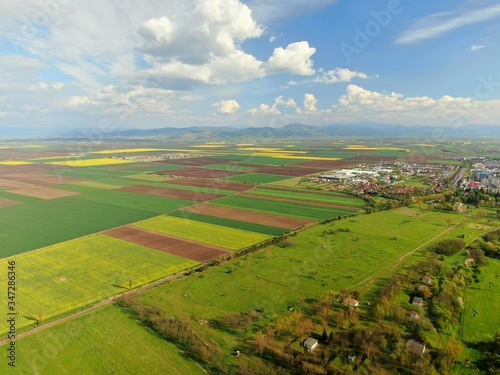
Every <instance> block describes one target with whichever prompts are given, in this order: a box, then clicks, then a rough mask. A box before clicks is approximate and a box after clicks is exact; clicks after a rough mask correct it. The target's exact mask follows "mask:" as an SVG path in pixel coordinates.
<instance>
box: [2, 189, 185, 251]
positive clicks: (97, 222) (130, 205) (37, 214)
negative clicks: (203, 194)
mask: <svg viewBox="0 0 500 375" xmlns="http://www.w3.org/2000/svg"><path fill="white" fill-rule="evenodd" d="M86 188H87V187H86ZM87 189H89V188H87ZM0 197H1V198H6V199H11V200H14V201H21V202H23V201H24V202H25V203H24V204H18V205H14V206H10V207H2V208H1V209H0V220H1V222H2V231H3V233H5V234H6V236H5V237H4V238H3V239H2V248H1V249H0V256H3V257H6V256H9V255H13V254H19V253H22V252H25V251H28V250H35V249H38V248H40V247H44V246H49V245H53V244H55V243H58V242H62V241H67V240H70V239H73V238H76V237H80V236H84V235H88V234H92V233H96V232H100V231H103V230H106V229H110V228H114V227H117V226H120V225H125V224H129V223H132V222H134V221H137V220H142V219H146V218H148V217H153V216H156V215H159V214H162V213H166V212H169V211H172V210H175V209H178V208H181V207H185V206H189V205H191V204H193V202H192V201H186V200H182V199H174V198H164V197H155V196H149V195H144V194H135V193H130V192H124V191H116V190H91V191H89V192H87V193H86V194H80V195H75V196H72V197H66V198H59V199H53V200H45V199H36V198H32V197H30V201H29V202H27V201H26V200H23V197H24V196H22V195H18V194H11V193H9V194H5V193H2V192H0ZM18 197H21V198H18ZM48 218H50V220H48Z"/></svg>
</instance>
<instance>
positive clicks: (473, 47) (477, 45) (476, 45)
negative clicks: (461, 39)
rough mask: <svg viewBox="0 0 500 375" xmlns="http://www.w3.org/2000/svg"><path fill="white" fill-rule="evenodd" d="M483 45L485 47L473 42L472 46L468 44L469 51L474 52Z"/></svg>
mask: <svg viewBox="0 0 500 375" xmlns="http://www.w3.org/2000/svg"><path fill="white" fill-rule="evenodd" d="M484 47H486V46H485V45H483V44H473V45H472V46H470V48H469V51H470V52H475V51H478V50H480V49H483V48H484Z"/></svg>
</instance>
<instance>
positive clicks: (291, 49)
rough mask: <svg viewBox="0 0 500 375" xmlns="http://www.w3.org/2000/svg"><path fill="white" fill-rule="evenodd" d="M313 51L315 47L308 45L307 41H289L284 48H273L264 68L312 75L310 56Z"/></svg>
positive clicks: (313, 71)
mask: <svg viewBox="0 0 500 375" xmlns="http://www.w3.org/2000/svg"><path fill="white" fill-rule="evenodd" d="M314 53H316V48H314V47H310V46H309V43H308V42H307V41H302V42H296V43H291V44H289V45H288V46H287V47H286V48H282V47H278V48H275V49H274V52H273V55H272V56H271V57H270V58H269V60H268V62H267V64H266V70H267V71H268V72H271V73H291V74H299V75H306V76H308V75H313V74H314V73H315V70H314V68H313V65H314V63H313V61H312V60H311V56H312V55H314Z"/></svg>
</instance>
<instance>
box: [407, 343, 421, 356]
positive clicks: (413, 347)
mask: <svg viewBox="0 0 500 375" xmlns="http://www.w3.org/2000/svg"><path fill="white" fill-rule="evenodd" d="M408 349H409V350H410V352H412V353H416V354H420V355H422V354H424V353H425V343H424V342H419V341H416V340H408Z"/></svg>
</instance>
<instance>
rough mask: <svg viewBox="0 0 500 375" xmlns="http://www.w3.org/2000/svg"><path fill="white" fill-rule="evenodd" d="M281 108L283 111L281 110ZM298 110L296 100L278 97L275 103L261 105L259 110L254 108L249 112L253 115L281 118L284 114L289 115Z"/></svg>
mask: <svg viewBox="0 0 500 375" xmlns="http://www.w3.org/2000/svg"><path fill="white" fill-rule="evenodd" d="M280 108H281V109H280ZM296 108H298V106H297V103H296V102H295V100H293V99H291V98H288V99H285V98H284V97H283V96H281V95H280V96H278V97H277V98H276V99H274V103H273V104H271V105H269V104H266V103H263V104H260V105H259V106H258V107H257V108H252V109H250V110H248V113H250V114H251V115H277V116H280V115H282V114H283V113H289V112H290V111H291V110H292V111H293V112H295V111H294V109H296Z"/></svg>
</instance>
